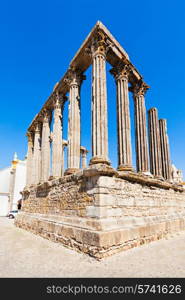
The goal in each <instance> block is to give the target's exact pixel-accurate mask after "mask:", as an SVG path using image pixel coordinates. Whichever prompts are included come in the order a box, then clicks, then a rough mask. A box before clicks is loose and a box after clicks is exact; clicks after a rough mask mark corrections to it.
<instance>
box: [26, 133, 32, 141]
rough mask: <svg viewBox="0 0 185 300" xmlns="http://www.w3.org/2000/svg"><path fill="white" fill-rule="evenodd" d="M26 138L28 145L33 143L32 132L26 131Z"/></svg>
mask: <svg viewBox="0 0 185 300" xmlns="http://www.w3.org/2000/svg"><path fill="white" fill-rule="evenodd" d="M26 136H27V138H28V143H33V132H32V131H28V132H27V133H26Z"/></svg>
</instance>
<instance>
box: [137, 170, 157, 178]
mask: <svg viewBox="0 0 185 300" xmlns="http://www.w3.org/2000/svg"><path fill="white" fill-rule="evenodd" d="M138 173H139V174H141V175H145V176H149V177H154V175H152V173H150V171H139V172H138Z"/></svg>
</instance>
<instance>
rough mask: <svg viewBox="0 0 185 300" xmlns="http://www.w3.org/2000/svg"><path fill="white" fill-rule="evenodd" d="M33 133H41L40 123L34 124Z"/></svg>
mask: <svg viewBox="0 0 185 300" xmlns="http://www.w3.org/2000/svg"><path fill="white" fill-rule="evenodd" d="M34 131H35V133H40V132H41V122H35V123H34Z"/></svg>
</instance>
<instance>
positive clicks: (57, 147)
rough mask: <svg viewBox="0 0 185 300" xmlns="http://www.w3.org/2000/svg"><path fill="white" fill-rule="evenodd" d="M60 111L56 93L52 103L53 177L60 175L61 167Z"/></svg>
mask: <svg viewBox="0 0 185 300" xmlns="http://www.w3.org/2000/svg"><path fill="white" fill-rule="evenodd" d="M62 113H63V111H62V112H61V104H60V100H59V96H58V95H57V96H56V100H55V104H54V124H53V152H52V156H53V157H52V169H53V170H52V175H53V176H54V177H60V176H62V169H63V145H62Z"/></svg>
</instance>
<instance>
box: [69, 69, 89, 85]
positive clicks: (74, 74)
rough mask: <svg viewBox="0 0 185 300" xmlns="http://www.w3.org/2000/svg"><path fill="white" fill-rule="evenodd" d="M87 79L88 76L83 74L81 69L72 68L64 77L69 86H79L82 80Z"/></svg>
mask: <svg viewBox="0 0 185 300" xmlns="http://www.w3.org/2000/svg"><path fill="white" fill-rule="evenodd" d="M85 79H86V76H85V75H83V74H82V72H81V71H80V70H75V69H73V68H70V69H69V70H68V72H67V75H66V78H65V79H64V81H65V83H67V85H69V86H74V85H75V86H79V87H80V85H81V83H82V81H83V80H85Z"/></svg>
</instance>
